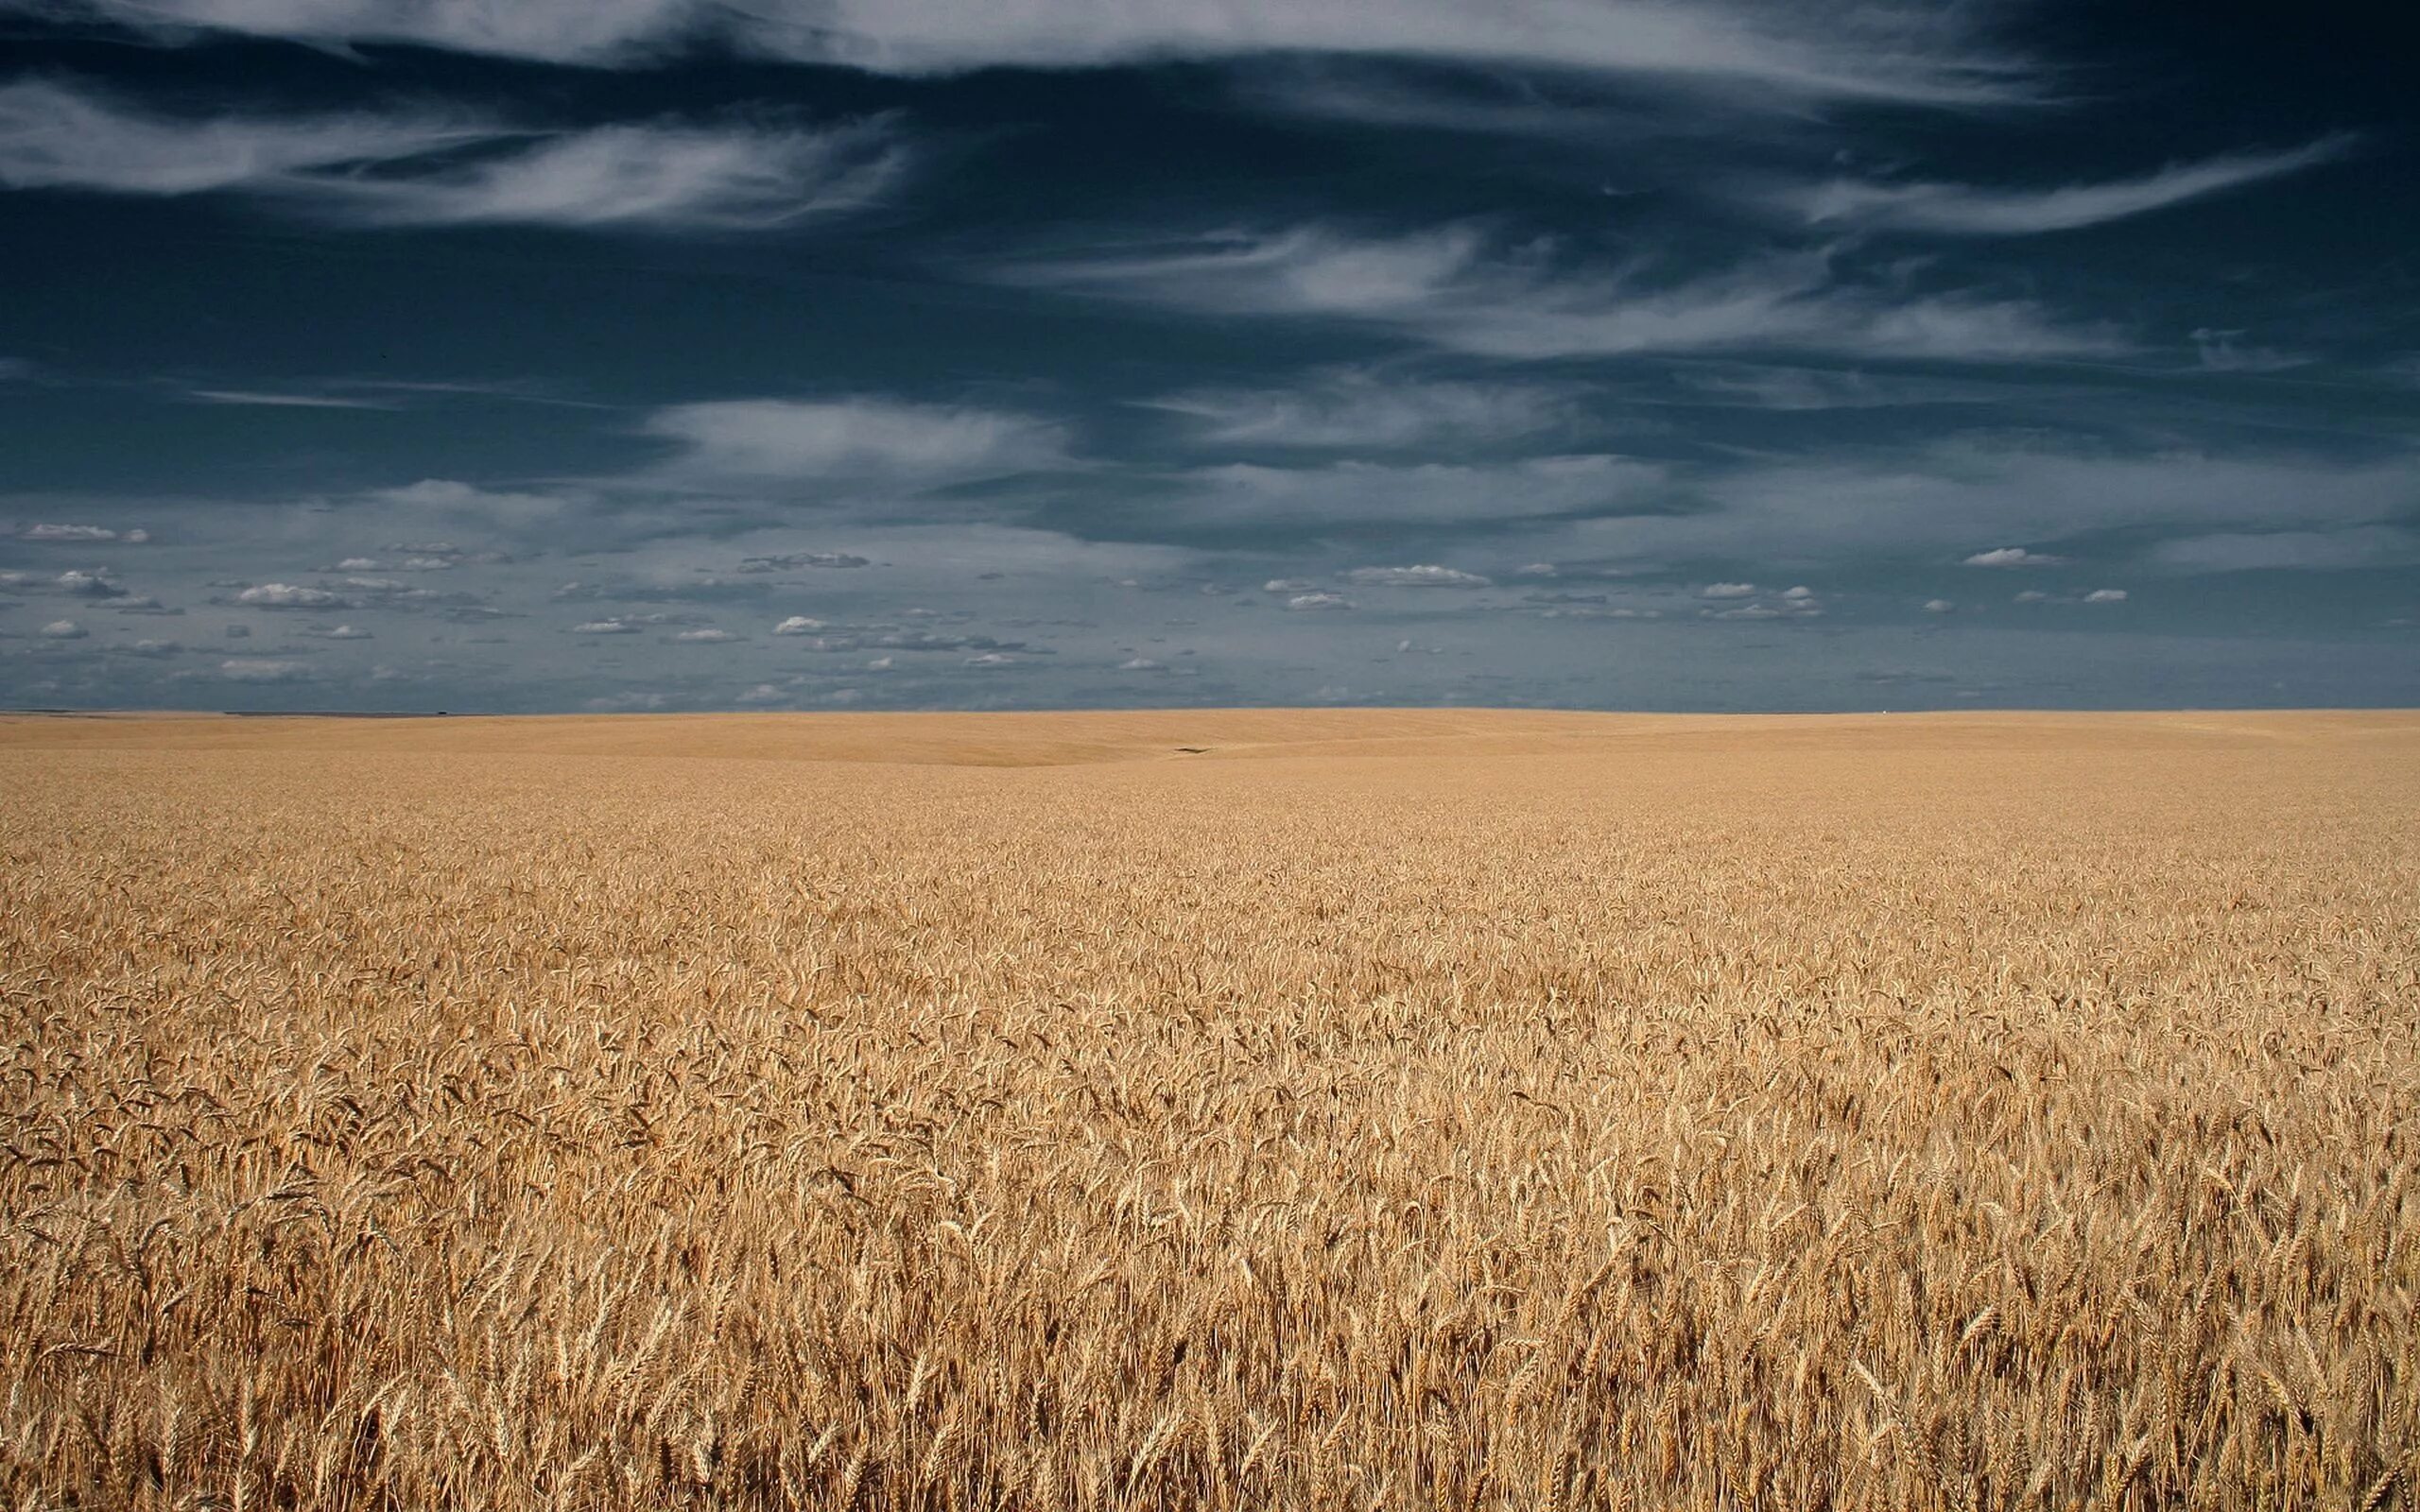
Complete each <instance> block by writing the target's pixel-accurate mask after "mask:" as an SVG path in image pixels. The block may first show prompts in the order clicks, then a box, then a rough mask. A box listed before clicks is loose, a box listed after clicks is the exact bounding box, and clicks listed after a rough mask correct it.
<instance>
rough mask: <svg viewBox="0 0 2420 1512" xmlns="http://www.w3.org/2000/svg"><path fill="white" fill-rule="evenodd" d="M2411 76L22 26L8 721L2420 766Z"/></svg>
mask: <svg viewBox="0 0 2420 1512" xmlns="http://www.w3.org/2000/svg"><path fill="white" fill-rule="evenodd" d="M2389 9H2390V8H2386V7H2351V6H2347V7H2343V8H2341V9H2338V8H2331V7H2328V6H2325V5H2322V6H2315V7H2304V8H2301V9H2298V10H2297V11H2295V12H2294V15H2293V18H2292V21H2293V24H2292V26H2286V25H2284V23H2283V21H2282V20H2281V18H2280V17H2279V15H2278V13H2277V12H2276V11H2275V10H2274V9H2273V8H2262V9H2258V10H2256V9H2254V8H2252V7H2250V6H2248V5H2236V6H2227V5H2221V6H2215V7H2196V8H2190V9H2189V10H2188V9H2187V8H2179V7H2175V6H2172V5H2159V6H2154V5H2149V4H2124V3H2113V0H2096V3H2092V4H2083V3H2070V4H2047V3H2046V4H2023V3H2016V0H2007V3H1965V4H1949V5H1943V4H1939V3H1929V0H1928V3H1912V0H1911V3H1906V4H1896V3H1893V0H1843V3H1827V0H1816V3H1790V4H1783V3H1780V0H1647V3H1632V0H1495V3H1493V4H1484V5H1482V4H1476V3H1472V0H1388V3H1377V0H1366V3H1346V0H1323V3H1320V4H1313V3H1311V0H1123V3H1115V4H1113V3H1111V0H993V3H987V4H975V3H972V0H752V3H751V4H748V5H745V6H723V5H716V4H711V3H703V0H421V3H416V4H415V3H406V0H141V3H137V0H0V290H6V291H7V297H6V298H5V299H0V704H9V705H28V704H30V705H68V706H104V705H120V706H178V707H202V708H218V707H262V706H278V707H297V706H307V707H324V708H402V709H414V708H449V709H453V710H457V711H461V710H496V711H521V710H555V709H581V708H664V709H686V708H734V707H757V708H765V707H770V708H787V707H799V708H817V707H836V706H852V705H854V706H858V707H869V708H872V707H893V706H928V707H929V706H964V707H992V706H1006V705H1016V706H1034V705H1056V704H1079V705H1097V704H1156V703H1218V704H1227V703H1309V702H1331V701H1348V702H1377V703H1441V702H1448V703H1485V704H1528V703H1551V704H1564V705H1573V706H1582V707H1605V708H1703V709H1737V708H1770V709H1800V708H1851V709H1859V708H1876V707H1892V708H1914V707H1962V706H1973V705H1976V704H1981V705H1986V706H2036V705H2075V706H2112V705H2118V706H2163V705H2169V706H2172V705H2235V704H2306V705H2309V704H2374V703H2395V704H2409V703H2414V702H2420V627H2415V621H2420V465H2415V443H2420V157H2415V145H2420V144H2416V143H2415V136H2414V127H2415V124H2420V107H2415V103H2414V92H2412V91H2411V89H2410V88H2409V80H2408V74H2409V65H2410V63H2411V60H2412V59H2413V57H2414V52H2415V50H2414V48H2413V45H2412V43H2411V40H2410V39H2409V38H2407V37H2405V36H2402V35H2399V34H2397V33H2396V32H2394V31H2393V30H2390V29H2389V25H2390V24H2389V23H2388V21H2387V20H2386V19H2385V18H2386V15H2387V12H2388V10H2389Z"/></svg>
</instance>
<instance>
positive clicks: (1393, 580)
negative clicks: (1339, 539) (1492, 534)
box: [1337, 563, 1493, 588]
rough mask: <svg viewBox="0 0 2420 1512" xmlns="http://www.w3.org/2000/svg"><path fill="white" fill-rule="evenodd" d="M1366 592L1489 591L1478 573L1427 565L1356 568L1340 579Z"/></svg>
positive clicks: (1484, 580) (1489, 584)
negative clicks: (1474, 589) (1472, 589)
mask: <svg viewBox="0 0 2420 1512" xmlns="http://www.w3.org/2000/svg"><path fill="white" fill-rule="evenodd" d="M1337 576H1340V577H1342V578H1343V579H1344V580H1345V581H1346V582H1348V583H1353V584H1356V585H1357V586H1360V587H1364V588H1487V587H1491V586H1493V585H1492V584H1491V583H1490V582H1489V581H1488V579H1486V578H1484V577H1481V576H1479V575H1478V574H1477V573H1466V572H1461V571H1458V570H1456V569H1454V568H1452V567H1439V566H1435V565H1431V564H1426V563H1423V564H1421V565H1418V566H1412V567H1354V568H1350V569H1348V570H1346V571H1344V572H1342V573H1340V574H1338V575H1337Z"/></svg>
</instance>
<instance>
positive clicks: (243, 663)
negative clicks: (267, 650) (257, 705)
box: [218, 656, 313, 682]
mask: <svg viewBox="0 0 2420 1512" xmlns="http://www.w3.org/2000/svg"><path fill="white" fill-rule="evenodd" d="M218 675H219V676H220V677H222V678H225V679H228V680H229V681H231V682H307V681H310V680H311V679H312V676H313V674H312V671H311V667H310V664H309V663H308V662H283V661H278V660H275V659H272V658H269V657H234V656H231V657H229V658H228V659H227V660H226V661H224V662H219V663H218Z"/></svg>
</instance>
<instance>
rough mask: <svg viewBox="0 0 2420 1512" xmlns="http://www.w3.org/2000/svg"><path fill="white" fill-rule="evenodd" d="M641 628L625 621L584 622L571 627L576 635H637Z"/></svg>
mask: <svg viewBox="0 0 2420 1512" xmlns="http://www.w3.org/2000/svg"><path fill="white" fill-rule="evenodd" d="M640 628H641V627H639V626H636V625H633V624H631V622H630V621H629V620H624V619H608V620H582V621H581V622H580V623H579V624H578V625H575V626H573V627H571V633H572V634H574V635H636V634H638V633H639V630H640Z"/></svg>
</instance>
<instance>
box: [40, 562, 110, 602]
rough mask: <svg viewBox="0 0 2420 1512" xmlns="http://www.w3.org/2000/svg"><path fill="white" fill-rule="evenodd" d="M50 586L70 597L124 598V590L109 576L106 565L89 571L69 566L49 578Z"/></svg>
mask: <svg viewBox="0 0 2420 1512" xmlns="http://www.w3.org/2000/svg"><path fill="white" fill-rule="evenodd" d="M51 586H52V587H53V588H55V589H57V590H58V591H59V592H60V593H64V594H66V595H67V596H68V597H70V598H124V597H125V596H126V590H125V589H123V588H121V587H119V586H118V583H117V579H116V578H114V577H112V576H110V571H109V569H108V568H106V567H96V568H95V569H93V570H92V571H91V572H85V571H83V570H82V569H80V568H71V569H69V570H68V571H66V572H63V573H61V574H60V575H59V576H57V577H56V578H53V579H52V580H51Z"/></svg>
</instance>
